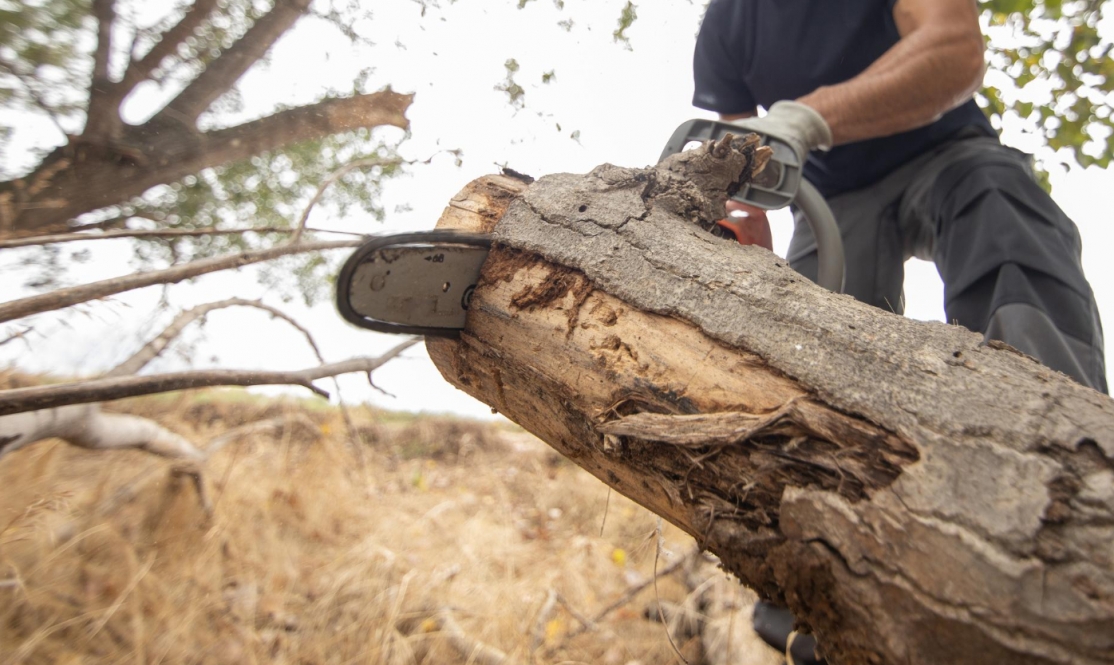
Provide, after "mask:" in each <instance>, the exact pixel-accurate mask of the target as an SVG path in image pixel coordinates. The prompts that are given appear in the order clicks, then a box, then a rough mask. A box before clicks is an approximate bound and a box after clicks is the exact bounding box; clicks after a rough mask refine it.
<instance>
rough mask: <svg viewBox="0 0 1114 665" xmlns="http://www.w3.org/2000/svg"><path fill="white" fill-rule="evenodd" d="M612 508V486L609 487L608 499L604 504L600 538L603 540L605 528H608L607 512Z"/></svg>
mask: <svg viewBox="0 0 1114 665" xmlns="http://www.w3.org/2000/svg"><path fill="white" fill-rule="evenodd" d="M610 508H611V485H608V486H607V499H605V500H604V503H603V519H602V520H600V538H603V528H604V527H605V526H607V511H608V509H610Z"/></svg>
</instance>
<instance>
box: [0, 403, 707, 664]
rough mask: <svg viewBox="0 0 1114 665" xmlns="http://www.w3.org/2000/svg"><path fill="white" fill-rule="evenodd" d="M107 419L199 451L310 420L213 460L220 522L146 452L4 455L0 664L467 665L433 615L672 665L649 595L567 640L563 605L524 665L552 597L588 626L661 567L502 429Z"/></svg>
mask: <svg viewBox="0 0 1114 665" xmlns="http://www.w3.org/2000/svg"><path fill="white" fill-rule="evenodd" d="M113 408H116V409H120V410H125V411H128V412H130V413H136V414H139V415H145V416H148V417H152V418H155V419H156V420H158V421H159V422H161V423H162V424H163V425H165V426H168V427H170V428H172V429H174V430H176V431H178V432H180V433H182V434H184V435H186V436H188V437H190V438H191V439H193V440H194V441H197V442H198V443H200V444H202V445H204V443H205V442H206V441H207V440H209V439H210V438H212V437H214V436H216V435H218V434H220V433H221V432H222V431H226V430H228V429H230V428H232V427H236V426H238V425H242V424H244V423H248V422H252V421H255V420H259V419H261V418H270V417H275V416H277V415H282V414H300V417H299V419H298V420H297V422H296V423H295V424H293V425H291V426H289V427H286V428H283V429H282V430H281V431H278V432H274V433H269V434H263V435H255V436H253V437H251V438H249V439H247V440H241V441H239V442H236V443H232V444H230V445H228V446H227V447H225V448H224V449H222V450H221V451H220V452H219V453H217V454H216V455H215V456H214V458H213V459H212V460H210V462H209V463H208V466H207V474H208V475H207V478H208V482H209V484H210V488H211V493H212V497H213V500H214V503H215V512H214V515H213V517H212V518H211V519H207V518H206V517H205V515H204V514H203V513H202V512H201V510H200V508H199V506H198V503H197V500H196V496H195V494H194V489H193V488H192V486H191V485H190V484H189V483H187V482H184V481H181V480H179V479H178V478H177V477H176V476H175V475H174V474H173V473H172V472H171V470H172V464H170V463H169V462H167V461H165V460H161V459H157V458H154V457H152V456H149V455H146V454H144V453H141V452H135V451H119V452H90V451H84V450H79V449H75V448H73V447H70V446H68V445H66V444H64V443H61V442H58V441H45V442H42V443H39V444H37V445H34V446H31V447H29V448H27V449H24V450H20V451H17V452H16V453H13V454H12V455H9V456H8V457H6V458H5V459H3V460H2V461H0V661H2V662H4V663H137V664H138V663H229V662H247V663H391V664H394V663H399V664H401V663H465V662H474V660H475V659H474V658H473V659H471V660H470V659H469V658H468V657H466V656H462V655H461V654H459V653H458V652H457V651H456V650H454V649H453V648H451V646H450V644H449V642H448V641H447V640H446V639H445V635H444V631H442V630H441V629H440V628H441V626H442V625H443V624H441V623H439V622H438V621H437V620H436V612H437V611H438V610H440V609H443V608H449V609H450V610H451V613H452V617H453V618H455V620H456V623H457V624H458V625H459V626H460V627H461V628H462V629H463V631H464V632H465V633H467V634H468V635H469V636H470V637H471V638H474V639H477V640H481V641H482V642H484V643H485V644H487V645H491V646H493V647H496V648H498V649H500V650H502V651H504V652H506V653H507V654H508V655H510V656H511V657H512V658H513V659H514V661H515V662H521V663H528V662H532V661H533V662H540V663H558V662H584V663H608V664H611V663H614V664H618V665H622V664H624V663H629V662H631V661H637V662H640V663H642V664H643V665H649V664H650V663H671V662H676V659H675V657H674V656H673V655H672V651H671V649H670V647H669V645H668V643H667V641H666V636H665V633H664V630H663V629H662V627H661V626H660V625H658V624H654V623H649V622H646V621H644V620H642V619H641V618H640V610H641V609H642V606H643V605H645V604H646V603H647V602H649V601H650V600H652V598H653V593H654V592H653V590H652V587H651V588H650V589H648V590H647V591H645V592H643V593H642V594H641V595H640V596H639V597H638V598H636V599H635V601H634V602H632V603H631V604H630V605H629V606H627V607H624V608H622V609H620V610H618V611H616V612H615V613H614V614H612V615H611V616H610V617H608V619H606V620H605V621H603V622H602V623H601V624H600V626H599V630H596V631H588V632H584V633H583V634H581V635H579V636H577V637H575V638H574V639H572V640H565V639H564V636H565V635H566V634H567V633H568V632H569V631H570V630H573V629H575V628H576V627H577V626H578V625H579V624H577V623H576V620H575V619H574V618H573V616H572V615H571V614H570V613H569V612H568V611H567V610H566V609H564V608H563V607H561V606H557V607H556V609H555V611H554V612H553V613H552V614H551V615H550V616H549V617H548V620H546V621H544V622H542V623H541V624H540V625H541V632H540V634H539V638H540V642H541V644H540V646H539V647H538V648H537V649H536V651H534V653H531V648H530V647H531V641H532V640H534V639H536V638H534V637H533V634H534V633H535V627H536V626H535V624H537V623H538V622H537V615H538V613H539V610H540V609H541V607H542V606H543V604H544V603H545V601H546V598H547V596H548V595H549V592H550V590H554V591H556V592H558V593H559V594H561V596H562V597H563V598H564V599H566V600H567V602H568V604H569V606H570V607H572V608H574V609H577V610H579V612H580V613H582V614H584V615H588V616H591V615H593V614H594V613H595V612H596V611H597V610H598V609H600V608H602V607H604V606H605V605H606V604H607V603H609V602H610V601H612V600H613V599H615V598H617V597H620V596H622V595H623V594H624V593H625V592H626V590H627V589H628V588H629V585H631V584H632V583H635V582H637V581H638V580H640V579H645V578H646V577H647V576H648V575H650V574H651V568H652V565H653V559H654V539H653V538H652V537H649V536H651V535H652V534H653V532H654V528H655V525H656V518H655V517H654V516H653V515H651V514H649V513H648V512H646V511H645V510H643V509H641V508H639V507H637V506H635V505H633V504H632V503H630V502H629V501H627V500H626V499H624V498H622V497H620V496H618V495H613V496H612V497H611V500H610V510H609V515H608V517H607V524H606V529H605V533H604V536H603V537H600V535H599V531H600V524H601V520H602V519H603V513H604V505H605V500H606V497H607V489H606V487H605V486H604V485H602V484H601V483H599V482H598V481H597V480H595V479H594V478H592V477H590V476H588V475H587V474H586V473H584V472H582V471H581V470H579V469H578V468H577V467H575V466H572V465H571V464H569V463H567V462H565V461H564V460H563V459H561V458H560V457H558V456H557V455H556V453H553V452H551V451H550V450H549V449H548V448H546V447H545V446H544V445H542V444H541V443H539V442H537V441H536V440H534V439H532V438H531V437H529V436H528V435H525V434H523V433H521V432H519V431H516V430H514V429H513V428H510V427H509V426H500V425H489V424H481V423H473V422H467V421H460V420H454V419H447V418H432V417H430V418H425V417H423V418H411V419H406V418H400V417H397V416H394V417H392V416H390V415H389V414H382V413H376V412H372V411H368V410H356V412H355V413H354V418H355V420H356V424H357V430H358V433H359V435H360V437H361V438H362V439H363V440H364V441H365V445H364V446H362V447H360V448H356V447H353V446H352V445H350V444H349V443H348V442H347V440H346V435H345V426H344V423H343V420H342V419H341V417H340V415H339V414H338V413H337V412H336V411H335V410H333V409H330V408H323V407H321V406H320V403H317V404H316V405H315V404H313V403H310V402H296V401H276V400H264V399H260V398H253V397H250V396H247V395H246V394H245V393H242V392H239V391H210V392H207V393H190V394H177V395H172V396H161V397H153V398H145V399H139V400H130V401H127V402H120V403H116V404H115V405H114V406H113ZM666 538H667V542H668V547H669V548H670V549H671V550H672V551H673V552H674V553H675V554H677V555H680V554H682V553H683V552H684V551H686V550H687V549H689V548H690V547H692V541H691V539H690V538H688V537H686V536H683V535H682V534H679V533H678V532H676V531H673V530H667V531H666ZM667 562H668V559H667V558H663V560H662V562H661V563H660V564H659V565H661V566H664V565H666V563H667ZM660 590H661V594H662V596H663V597H666V598H670V599H673V600H679V599H680V597H681V596H683V595H684V591H683V587H682V586H681V585H680V584H679V583H678V582H677V581H675V580H673V579H663V580H662V583H661V585H660ZM692 647H693V645H689V647H688V648H690V649H691V648H692ZM474 655H475V654H473V656H474Z"/></svg>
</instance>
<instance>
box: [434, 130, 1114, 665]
mask: <svg viewBox="0 0 1114 665" xmlns="http://www.w3.org/2000/svg"><path fill="white" fill-rule="evenodd" d="M751 138H754V137H753V136H752V137H751ZM755 159H756V152H755V149H754V143H753V141H744V140H742V139H738V138H735V139H732V138H730V137H728V138H727V139H725V140H724V141H722V142H721V143H719V144H718V145H715V146H712V145H711V144H709V145H708V146H706V148H705V149H700V150H699V151H697V150H694V151H690V152H687V153H682V154H680V155H675V156H674V157H671V158H670V159H669V160H667V161H666V162H664V163H663V164H660V165H658V166H657V167H654V168H647V169H630V168H619V167H615V166H611V165H606V164H605V165H603V166H600V167H598V168H597V169H595V170H593V171H592V172H591V173H589V174H587V175H583V176H581V175H571V174H559V175H553V176H547V177H543V178H541V179H540V180H538V181H537V182H535V183H533V184H531V185H529V186H527V185H526V184H524V183H522V182H520V181H516V180H513V179H509V178H505V177H490V178H485V179H481V180H478V181H475V182H473V183H472V184H471V185H469V186H468V187H467V188H466V189H465V190H464V191H463V192H462V193H461V194H460V195H459V196H458V197H457V198H456V199H455V200H457V201H458V202H459V203H460V205H458V206H457V208H456V209H454V211H453V213H452V214H446V215H445V216H444V217H443V219H442V221H441V222H440V224H439V225H440V226H444V227H450V226H451V227H457V228H464V229H467V230H469V231H486V232H493V233H494V237H495V239H496V241H497V247H496V249H495V250H493V252H492V254H491V255H490V256H489V258H488V260H487V262H486V263H485V265H484V268H483V273H482V275H481V279H480V283H479V286H478V287H477V289H476V291H475V293H474V295H473V298H472V301H471V306H470V311H469V319H468V324H467V327H466V329H465V330H464V331H463V332H462V334H461V336H460V339H459V340H448V339H438V340H434V339H430V340H427V348H428V349H429V352H430V355H431V357H432V358H433V359H434V362H435V363H436V364H437V366H438V368H439V369H440V370H441V372H442V374H443V375H444V377H445V378H446V380H448V381H450V382H451V383H453V384H454V385H456V386H458V387H459V388H461V389H462V390H465V391H466V392H468V393H469V394H471V395H473V396H475V397H476V398H477V399H480V400H481V401H483V402H485V403H486V404H489V405H491V407H492V408H494V409H498V410H499V411H500V412H501V413H503V414H505V415H507V416H508V417H509V418H511V419H512V420H514V421H516V422H517V423H519V424H520V425H522V426H523V427H525V428H526V429H527V430H529V431H531V432H533V433H534V434H536V435H537V436H539V437H540V438H542V439H543V440H545V441H546V442H547V443H549V444H550V445H551V446H553V447H554V448H556V449H557V450H559V451H560V452H561V453H563V454H564V455H565V456H566V457H568V458H569V459H570V460H572V461H573V462H575V463H576V464H578V465H579V466H581V467H582V468H584V469H586V470H588V471H589V472H591V473H592V474H593V475H595V476H596V477H598V478H599V479H600V480H602V481H603V482H605V483H607V484H608V485H609V486H611V487H612V488H613V489H615V490H616V491H618V492H621V493H623V494H625V495H627V496H628V497H630V498H632V499H634V500H636V501H638V502H639V503H641V504H642V505H644V506H646V507H647V508H649V509H650V510H652V511H654V512H656V513H658V514H659V515H662V516H664V517H665V518H666V519H668V520H670V521H671V522H673V523H674V524H676V525H677V526H678V527H680V528H681V529H683V530H685V531H686V532H688V533H689V534H691V535H692V536H693V537H694V538H695V539H696V540H697V542H698V543H699V544H700V545H701V546H702V547H705V548H707V549H708V550H710V551H712V552H713V553H715V554H716V555H717V556H719V557H720V559H721V560H722V561H723V563H724V566H725V567H726V568H727V569H728V570H730V571H731V572H733V573H735V574H736V575H738V576H739V577H740V578H741V579H742V580H743V582H745V583H746V584H747V585H748V586H750V587H752V588H754V589H755V590H757V591H758V592H759V593H760V594H762V595H764V596H766V597H769V598H775V599H778V600H780V601H782V602H785V603H788V605H789V607H790V608H791V609H793V611H794V613H795V614H796V616H797V617H798V618H799V619H800V620H801V621H802V622H803V623H804V624H805V626H807V627H808V628H810V629H811V630H812V631H814V632H815V633H817V635H818V638H819V640H820V643H821V644H822V645H823V648H824V650H825V654H826V656H827V658H828V659H829V662H832V663H833V664H836V665H838V664H841V663H896V662H901V663H950V664H961V663H988V662H990V663H998V662H1002V663H1005V662H1010V663H1012V662H1024V663H1064V662H1072V663H1110V662H1112V661H1111V657H1112V655H1114V604H1112V603H1111V599H1112V598H1114V559H1112V558H1111V551H1110V547H1109V544H1110V542H1111V539H1112V538H1114V438H1111V432H1114V401H1112V400H1111V399H1110V398H1109V397H1107V396H1105V395H1102V394H1100V393H1097V392H1095V391H1093V390H1091V389H1088V388H1085V387H1082V386H1080V385H1078V384H1076V383H1075V382H1073V381H1071V380H1070V379H1068V378H1067V377H1065V376H1063V375H1061V374H1058V373H1055V372H1053V371H1051V370H1048V369H1047V368H1044V367H1043V366H1041V365H1040V364H1039V363H1037V362H1036V361H1034V360H1033V359H1032V358H1029V357H1027V356H1024V355H1023V354H1021V353H1020V352H1018V351H1016V350H1014V349H1012V348H1010V347H1007V346H1005V345H1002V344H1000V343H994V342H991V343H990V344H984V343H983V341H982V337H981V336H980V335H977V334H975V333H971V332H970V331H967V330H965V329H963V328H960V327H958V326H948V325H945V324H942V323H923V322H917V321H912V320H909V319H905V318H903V317H900V316H896V315H893V314H891V313H888V312H884V311H882V310H879V309H876V308H873V307H870V306H867V305H863V304H862V303H858V302H856V301H854V300H853V299H851V298H850V297H848V296H842V295H836V294H832V293H829V292H827V291H825V290H823V289H821V288H820V287H818V286H816V285H814V284H813V283H811V282H810V281H809V280H807V279H804V278H802V277H800V276H799V275H797V274H796V273H794V272H793V271H792V270H791V269H790V268H789V267H788V266H787V265H786V264H785V262H784V261H783V260H781V259H779V258H777V257H775V256H773V255H772V254H770V253H768V252H764V251H761V250H757V249H753V248H747V247H744V248H742V249H740V248H739V247H738V246H737V245H736V244H735V243H733V242H729V241H725V240H720V239H717V238H714V237H712V235H711V234H708V233H704V232H702V231H700V230H699V229H697V228H695V226H694V223H706V220H714V219H718V218H719V217H721V216H722V215H723V207H724V202H725V200H726V198H727V193H728V191H731V190H732V189H733V188H734V187H737V186H738V183H739V182H740V180H745V179H746V178H747V177H748V169H749V168H751V165H752V164H753V163H754V162H755ZM465 202H466V204H465ZM461 211H467V212H461Z"/></svg>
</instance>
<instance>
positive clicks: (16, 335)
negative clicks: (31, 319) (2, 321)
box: [0, 326, 35, 346]
mask: <svg viewBox="0 0 1114 665" xmlns="http://www.w3.org/2000/svg"><path fill="white" fill-rule="evenodd" d="M34 330H35V328H34V327H32V326H28V327H26V328H24V329H23V330H20V331H19V332H17V333H13V334H11V335H9V336H7V337H5V338H4V339H2V340H0V346H4V345H5V344H7V343H9V342H14V341H16V340H17V339H23V338H25V337H27V335H28V334H30V333H31V332H33V331H34Z"/></svg>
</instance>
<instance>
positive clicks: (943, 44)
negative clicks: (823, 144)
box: [797, 0, 985, 145]
mask: <svg viewBox="0 0 1114 665" xmlns="http://www.w3.org/2000/svg"><path fill="white" fill-rule="evenodd" d="M894 21H895V22H896V23H897V29H898V32H899V34H900V35H901V39H900V40H899V41H898V42H897V44H894V46H893V47H892V48H890V50H889V51H887V52H886V53H885V54H883V55H882V57H881V58H879V59H878V60H876V61H875V62H874V64H872V65H871V66H870V67H868V68H867V69H866V70H865V71H863V72H862V73H861V74H859V75H858V76H856V77H855V78H853V79H850V80H849V81H845V82H844V83H840V84H838V85H833V86H825V87H822V88H820V89H818V90H816V91H815V92H812V93H811V94H808V95H805V96H804V97H801V98H800V99H798V100H797V101H799V102H801V103H803V104H807V105H808V106H810V107H812V108H814V109H816V110H817V111H818V112H819V113H820V115H821V116H823V117H824V120H826V121H827V123H828V126H829V127H831V130H832V138H833V140H834V144H835V145H840V144H843V143H852V142H854V141H862V140H865V139H872V138H877V137H880V136H890V135H892V134H897V133H900V132H904V131H908V130H911V129H916V128H917V127H923V126H925V125H928V124H930V123H932V122H934V121H935V120H936V119H938V118H939V117H940V116H941V115H943V114H944V113H946V112H948V111H950V110H952V109H953V108H955V107H957V106H959V105H960V104H962V103H963V102H965V101H967V100H968V99H970V98H971V95H972V93H974V92H975V90H977V89H978V88H979V86H980V85H982V78H983V73H984V71H985V62H984V59H983V57H984V51H985V44H984V42H983V36H982V31H981V30H980V29H979V16H978V12H977V9H976V5H975V2H974V0H898V3H897V4H896V5H895V6H894Z"/></svg>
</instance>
